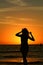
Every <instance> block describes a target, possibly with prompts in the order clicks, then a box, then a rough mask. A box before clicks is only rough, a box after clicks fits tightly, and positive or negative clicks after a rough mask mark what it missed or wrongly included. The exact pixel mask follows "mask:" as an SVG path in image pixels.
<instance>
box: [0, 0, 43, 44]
mask: <svg viewBox="0 0 43 65" xmlns="http://www.w3.org/2000/svg"><path fill="white" fill-rule="evenodd" d="M25 27H26V28H27V29H28V31H29V32H30V31H31V32H32V34H33V36H34V38H35V41H34V42H33V41H31V40H28V43H29V44H43V0H0V44H20V43H21V42H20V38H18V37H17V36H15V34H16V33H17V32H19V31H21V30H22V28H25Z"/></svg>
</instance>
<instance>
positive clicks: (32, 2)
mask: <svg viewBox="0 0 43 65" xmlns="http://www.w3.org/2000/svg"><path fill="white" fill-rule="evenodd" d="M15 6H43V0H0V8H6V7H15Z"/></svg>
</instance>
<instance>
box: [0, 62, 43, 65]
mask: <svg viewBox="0 0 43 65" xmlns="http://www.w3.org/2000/svg"><path fill="white" fill-rule="evenodd" d="M0 65H23V63H19V62H0ZM28 65H43V62H29V63H28Z"/></svg>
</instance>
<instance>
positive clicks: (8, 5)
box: [0, 0, 14, 8]
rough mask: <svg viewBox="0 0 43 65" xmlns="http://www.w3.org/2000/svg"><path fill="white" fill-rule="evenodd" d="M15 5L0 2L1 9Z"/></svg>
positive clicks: (4, 0)
mask: <svg viewBox="0 0 43 65" xmlns="http://www.w3.org/2000/svg"><path fill="white" fill-rule="evenodd" d="M12 6H14V4H12V3H10V2H8V1H7V0H0V8H6V7H12Z"/></svg>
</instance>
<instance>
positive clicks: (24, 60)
mask: <svg viewBox="0 0 43 65" xmlns="http://www.w3.org/2000/svg"><path fill="white" fill-rule="evenodd" d="M22 55H23V63H24V65H27V60H26V56H27V53H22Z"/></svg>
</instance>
